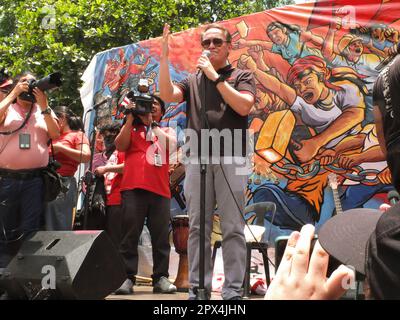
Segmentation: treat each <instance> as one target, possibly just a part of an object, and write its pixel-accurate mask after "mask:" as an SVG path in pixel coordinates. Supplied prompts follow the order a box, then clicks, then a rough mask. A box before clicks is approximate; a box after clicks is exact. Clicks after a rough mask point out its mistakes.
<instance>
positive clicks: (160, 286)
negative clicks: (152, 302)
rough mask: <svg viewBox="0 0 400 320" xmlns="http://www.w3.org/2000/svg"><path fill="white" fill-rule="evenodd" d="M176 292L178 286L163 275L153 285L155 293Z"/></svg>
mask: <svg viewBox="0 0 400 320" xmlns="http://www.w3.org/2000/svg"><path fill="white" fill-rule="evenodd" d="M174 292H176V287H175V286H174V285H173V284H172V283H171V282H170V281H169V280H168V279H167V278H166V277H161V278H160V279H159V280H158V281H157V282H156V283H155V285H154V286H153V293H174Z"/></svg>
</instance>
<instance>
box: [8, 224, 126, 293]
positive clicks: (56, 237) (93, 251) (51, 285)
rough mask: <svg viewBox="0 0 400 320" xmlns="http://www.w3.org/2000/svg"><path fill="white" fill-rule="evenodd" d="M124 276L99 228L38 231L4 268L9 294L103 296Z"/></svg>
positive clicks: (112, 245) (112, 249) (123, 270)
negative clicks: (92, 229) (95, 229)
mask: <svg viewBox="0 0 400 320" xmlns="http://www.w3.org/2000/svg"><path fill="white" fill-rule="evenodd" d="M125 279H126V272H125V267H124V264H123V261H122V259H121V257H120V255H119V253H118V251H117V249H116V247H115V246H114V244H113V243H112V241H111V239H110V238H109V237H108V235H107V234H106V233H105V232H104V231H86V230H85V231H39V232H36V233H33V234H32V235H31V236H30V237H28V239H27V240H25V241H24V243H23V244H22V246H21V249H20V250H19V252H18V254H17V255H16V256H15V257H14V258H13V260H12V261H11V262H10V264H9V265H8V266H7V268H6V269H4V271H3V274H2V276H1V280H0V287H2V288H3V289H5V290H6V291H7V293H8V296H9V298H11V299H28V300H46V299H71V300H72V299H74V300H75V299H86V300H94V299H104V298H105V297H106V296H107V295H109V294H110V293H112V292H113V291H115V290H116V289H118V288H119V287H120V285H121V284H122V283H123V282H124V280H125Z"/></svg>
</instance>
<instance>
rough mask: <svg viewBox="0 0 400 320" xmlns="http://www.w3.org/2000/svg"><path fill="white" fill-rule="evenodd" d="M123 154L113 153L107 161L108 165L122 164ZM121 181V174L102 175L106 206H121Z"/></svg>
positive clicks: (108, 173) (109, 173)
mask: <svg viewBox="0 0 400 320" xmlns="http://www.w3.org/2000/svg"><path fill="white" fill-rule="evenodd" d="M124 160H125V153H124V152H119V151H115V152H114V153H113V154H112V155H111V157H110V159H108V161H107V165H109V164H121V163H124ZM121 181H122V174H121V173H115V172H107V173H106V174H105V175H104V184H105V187H106V192H107V205H108V206H119V205H120V204H121Z"/></svg>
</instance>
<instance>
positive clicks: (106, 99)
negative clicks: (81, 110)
mask: <svg viewBox="0 0 400 320" xmlns="http://www.w3.org/2000/svg"><path fill="white" fill-rule="evenodd" d="M111 99H112V97H111V96H106V98H105V99H104V100H102V101H100V102H99V103H96V104H95V105H94V106H93V108H92V109H93V110H96V109H98V108H99V107H100V106H102V105H103V104H105V103H109V102H111Z"/></svg>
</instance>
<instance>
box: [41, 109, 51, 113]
mask: <svg viewBox="0 0 400 320" xmlns="http://www.w3.org/2000/svg"><path fill="white" fill-rule="evenodd" d="M41 113H42V114H43V115H45V114H51V108H50V107H47V108H46V109H45V110H43V111H42V112H41Z"/></svg>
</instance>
